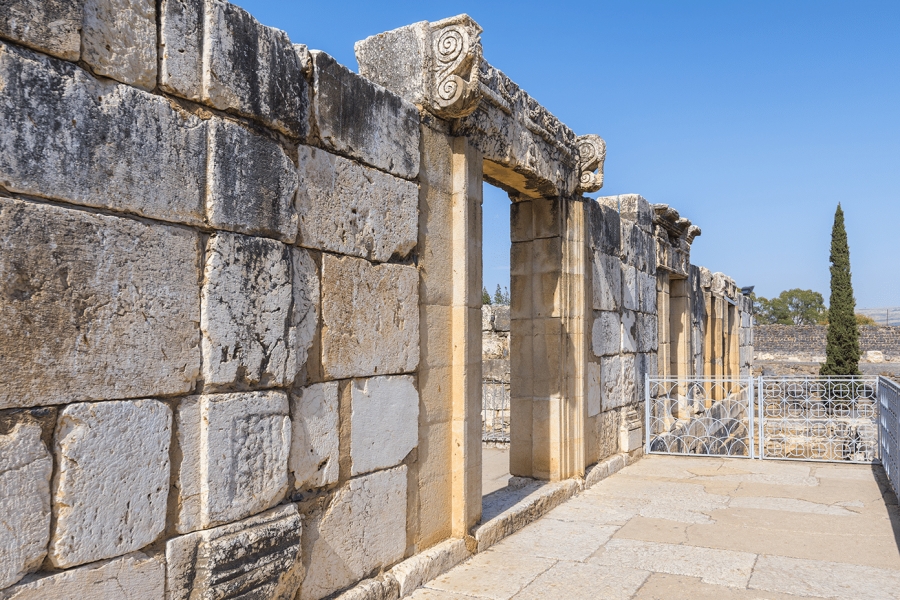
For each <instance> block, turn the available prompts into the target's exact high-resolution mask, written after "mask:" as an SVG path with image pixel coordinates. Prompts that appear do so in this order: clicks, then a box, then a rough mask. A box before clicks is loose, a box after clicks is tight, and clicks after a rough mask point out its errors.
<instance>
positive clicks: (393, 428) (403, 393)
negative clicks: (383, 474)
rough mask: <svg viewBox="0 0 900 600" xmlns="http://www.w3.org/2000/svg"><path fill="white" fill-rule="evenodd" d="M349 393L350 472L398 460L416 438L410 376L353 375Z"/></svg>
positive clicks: (414, 397) (416, 416)
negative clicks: (358, 376)
mask: <svg viewBox="0 0 900 600" xmlns="http://www.w3.org/2000/svg"><path fill="white" fill-rule="evenodd" d="M350 397H351V401H350V403H351V417H350V422H351V425H350V458H351V461H352V467H351V473H352V474H353V475H359V474H361V473H368V472H369V471H375V470H377V469H384V468H386V467H392V466H394V465H397V464H400V462H401V461H402V460H403V458H404V457H405V456H406V455H407V454H409V451H410V450H412V449H413V448H415V447H416V445H417V444H418V440H419V393H418V392H417V391H416V388H415V385H414V383H413V378H412V377H409V376H406V375H401V376H394V377H372V378H371V379H354V380H353V383H352V384H351V388H350Z"/></svg>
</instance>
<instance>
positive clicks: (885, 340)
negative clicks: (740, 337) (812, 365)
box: [754, 325, 900, 362]
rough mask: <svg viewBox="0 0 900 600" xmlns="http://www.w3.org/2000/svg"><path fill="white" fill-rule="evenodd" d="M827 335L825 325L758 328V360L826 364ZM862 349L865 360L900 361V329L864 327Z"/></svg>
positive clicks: (860, 334)
mask: <svg viewBox="0 0 900 600" xmlns="http://www.w3.org/2000/svg"><path fill="white" fill-rule="evenodd" d="M827 333H828V327H827V326H825V325H757V326H756V333H755V336H756V339H755V345H754V348H755V350H756V358H757V360H782V361H783V360H797V361H810V362H822V361H824V357H825V337H826V335H827ZM859 349H860V352H862V354H863V358H865V355H866V353H867V352H880V353H881V355H882V357H883V359H884V360H888V361H893V360H900V327H873V326H861V327H860V328H859Z"/></svg>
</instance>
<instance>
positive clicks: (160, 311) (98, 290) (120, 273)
mask: <svg viewBox="0 0 900 600" xmlns="http://www.w3.org/2000/svg"><path fill="white" fill-rule="evenodd" d="M0 247H2V248H3V249H4V252H3V253H0V408H9V407H23V406H36V405H41V404H51V403H52V404H62V403H66V402H72V401H76V400H101V399H107V398H123V397H125V398H127V397H135V396H141V395H152V396H163V395H169V394H183V393H185V392H187V391H189V390H190V389H191V388H192V387H193V385H194V381H195V379H196V377H197V372H198V370H199V363H200V352H199V348H198V342H199V339H198V338H199V332H198V331H197V325H196V323H197V321H198V320H199V317H200V315H199V311H198V300H199V298H198V293H197V292H198V290H197V274H198V271H199V265H198V262H199V256H198V249H197V234H196V233H193V232H190V231H186V230H184V229H181V228H175V227H166V226H160V225H153V226H150V225H146V224H144V223H140V222H137V221H134V220H131V219H120V218H117V217H107V216H102V215H94V214H89V213H86V212H82V211H74V210H67V209H64V208H59V207H55V206H50V205H45V204H35V203H32V202H24V201H19V200H9V199H6V198H0Z"/></svg>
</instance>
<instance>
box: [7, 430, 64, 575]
mask: <svg viewBox="0 0 900 600" xmlns="http://www.w3.org/2000/svg"><path fill="white" fill-rule="evenodd" d="M41 433H42V432H41V426H40V425H39V424H37V423H34V422H27V421H26V422H20V423H18V424H17V425H16V426H15V427H14V428H13V429H12V431H10V432H9V434H7V435H0V589H2V588H5V587H6V586H9V585H12V584H13V583H16V582H17V581H19V580H20V579H22V577H24V576H25V575H26V574H28V573H30V572H32V571H36V570H37V569H38V568H39V567H40V566H41V562H42V561H43V560H44V557H45V556H46V555H47V541H48V540H49V538H50V476H51V475H52V473H53V458H52V457H51V456H50V453H49V452H48V451H47V447H46V446H44V443H43V442H42V441H41Z"/></svg>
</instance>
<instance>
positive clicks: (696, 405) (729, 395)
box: [645, 378, 754, 458]
mask: <svg viewBox="0 0 900 600" xmlns="http://www.w3.org/2000/svg"><path fill="white" fill-rule="evenodd" d="M753 384H754V382H753V380H752V379H699V378H698V379H674V378H661V379H649V378H648V379H647V380H646V386H645V396H646V398H645V399H646V431H647V442H646V448H645V449H646V452H648V453H654V454H693V455H701V456H734V457H744V458H751V457H753V455H754V447H753V434H752V432H753V419H754V411H753V396H754V394H753Z"/></svg>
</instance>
